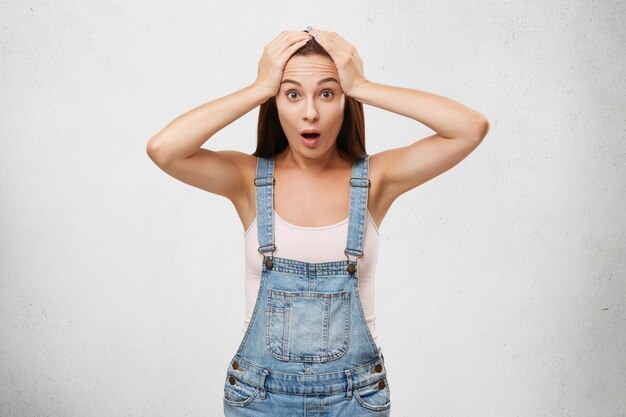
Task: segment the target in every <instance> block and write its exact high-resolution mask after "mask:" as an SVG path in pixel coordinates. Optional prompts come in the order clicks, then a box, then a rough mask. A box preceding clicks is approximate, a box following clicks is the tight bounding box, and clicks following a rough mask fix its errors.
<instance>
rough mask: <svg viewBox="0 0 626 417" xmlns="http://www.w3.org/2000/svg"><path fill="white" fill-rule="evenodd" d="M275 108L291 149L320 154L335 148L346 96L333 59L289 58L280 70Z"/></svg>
mask: <svg viewBox="0 0 626 417" xmlns="http://www.w3.org/2000/svg"><path fill="white" fill-rule="evenodd" d="M276 107H277V109H278V118H279V120H280V124H281V126H282V128H283V131H284V132H285V135H286V136H287V140H288V141H289V146H290V147H291V149H292V150H293V151H296V152H300V153H302V154H305V155H307V154H308V155H320V154H324V153H326V152H327V151H329V150H330V149H332V148H334V147H335V143H336V142H337V135H338V134H339V131H340V130H341V124H342V122H343V112H344V107H345V95H344V94H343V91H342V90H341V85H340V84H339V74H338V72H337V68H336V67H335V63H334V62H333V60H332V59H330V58H328V57H325V56H321V55H309V56H302V55H296V56H294V57H292V58H291V59H290V60H289V61H288V62H287V65H285V69H284V70H283V78H282V83H281V86H280V91H279V92H278V95H277V96H276ZM315 133H317V134H318V135H317V136H316V135H315ZM304 135H306V136H304Z"/></svg>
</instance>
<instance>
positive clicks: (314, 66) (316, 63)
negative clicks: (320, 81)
mask: <svg viewBox="0 0 626 417" xmlns="http://www.w3.org/2000/svg"><path fill="white" fill-rule="evenodd" d="M330 76H334V77H338V76H339V74H338V72H337V67H335V63H334V62H333V60H332V59H330V58H327V57H325V56H321V55H309V56H301V55H297V56H294V57H292V58H291V59H290V60H289V61H288V62H287V65H285V69H284V70H283V80H284V79H287V78H288V79H295V78H307V79H309V78H312V79H316V78H318V77H319V78H325V77H330Z"/></svg>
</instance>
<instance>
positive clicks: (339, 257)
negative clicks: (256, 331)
mask: <svg viewBox="0 0 626 417" xmlns="http://www.w3.org/2000/svg"><path fill="white" fill-rule="evenodd" d="M274 219H275V223H274V234H275V242H276V247H277V249H276V251H275V252H274V256H276V257H279V258H287V259H296V260H299V261H303V262H330V261H345V260H347V258H346V255H345V254H344V250H345V249H346V242H347V239H348V218H346V219H344V220H342V221H340V222H339V223H335V224H331V225H329V226H320V227H303V226H297V225H294V224H290V223H287V222H286V221H285V220H283V219H282V218H281V217H280V216H279V215H278V213H276V211H275V210H274ZM364 233H365V236H364V238H363V239H364V241H363V257H362V258H359V260H358V261H357V262H358V263H359V295H360V297H361V306H362V307H363V313H364V315H365V321H366V322H367V326H368V327H369V329H370V332H371V333H372V337H373V338H374V342H375V343H376V345H378V346H380V343H379V337H378V333H377V332H376V316H375V314H374V275H375V269H376V261H377V259H378V244H379V241H380V233H379V230H378V228H377V227H376V224H375V223H374V220H373V219H372V215H371V214H370V212H369V210H368V211H367V221H366V224H365V231H364ZM243 236H244V244H245V259H246V266H245V274H246V276H245V297H246V317H245V320H244V325H243V331H244V332H245V330H246V329H247V327H248V325H249V324H250V320H251V319H252V312H253V311H254V305H255V303H256V298H257V295H258V293H259V287H260V284H261V263H262V261H263V255H261V254H260V253H259V251H258V248H259V240H258V228H257V219H256V218H255V219H254V221H253V222H252V224H251V225H250V226H249V227H248V229H247V230H246V231H245V232H243ZM350 259H352V260H353V259H354V257H351V258H350Z"/></svg>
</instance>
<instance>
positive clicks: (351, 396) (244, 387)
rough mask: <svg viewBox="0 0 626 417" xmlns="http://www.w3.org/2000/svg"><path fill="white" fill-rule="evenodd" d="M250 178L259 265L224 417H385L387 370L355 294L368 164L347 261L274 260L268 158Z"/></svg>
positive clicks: (354, 196) (360, 174)
mask: <svg viewBox="0 0 626 417" xmlns="http://www.w3.org/2000/svg"><path fill="white" fill-rule="evenodd" d="M256 174H257V175H256V179H255V186H256V212H257V227H258V232H259V233H258V235H259V252H261V253H262V254H263V255H264V261H263V265H262V275H261V283H260V288H259V292H258V295H257V299H256V304H255V307H254V311H253V313H252V318H251V320H250V324H249V326H248V328H247V330H246V333H245V335H244V337H243V340H242V341H241V344H240V345H239V349H238V350H237V353H236V354H235V355H234V356H233V358H232V359H231V362H230V365H229V367H228V370H227V372H226V379H225V381H224V414H225V416H226V417H239V416H275V417H313V416H318V417H321V416H327V417H331V416H332V417H344V416H346V417H347V416H351V417H359V416H375V417H383V416H389V412H390V407H391V401H390V400H391V398H390V391H389V384H388V381H387V371H386V369H385V365H384V360H383V356H382V351H381V349H380V348H379V347H377V346H376V344H375V342H374V340H373V338H372V335H371V333H370V331H369V328H368V326H367V323H366V321H365V316H364V314H363V309H362V307H361V300H360V298H359V287H358V275H359V263H358V259H359V258H360V257H361V256H363V251H362V249H363V238H364V235H363V234H364V230H365V221H366V215H367V197H368V189H369V175H368V174H369V156H368V157H366V158H365V159H361V160H356V161H355V162H354V164H353V167H352V178H351V180H350V214H349V223H348V236H347V242H346V250H345V254H346V259H345V260H330V261H329V262H320V263H311V262H304V261H300V260H296V259H285V258H279V257H275V256H273V251H274V250H275V249H276V246H275V242H274V219H273V204H274V202H273V197H274V158H273V157H272V158H257V173H256ZM351 268H352V269H351Z"/></svg>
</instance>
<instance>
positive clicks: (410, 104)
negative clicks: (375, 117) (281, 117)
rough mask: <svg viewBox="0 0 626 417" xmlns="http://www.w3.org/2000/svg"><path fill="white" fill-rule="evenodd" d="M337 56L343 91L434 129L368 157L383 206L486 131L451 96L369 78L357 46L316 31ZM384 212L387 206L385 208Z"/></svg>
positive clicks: (480, 119) (449, 163) (446, 165)
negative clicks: (378, 175)
mask: <svg viewBox="0 0 626 417" xmlns="http://www.w3.org/2000/svg"><path fill="white" fill-rule="evenodd" d="M315 33H316V34H317V41H318V42H319V43H320V44H322V46H323V47H324V49H326V51H328V53H329V54H330V55H331V57H332V58H333V61H335V65H336V66H337V70H338V71H339V78H340V79H341V87H342V89H343V91H344V93H345V94H346V95H348V96H350V97H353V98H355V99H356V100H358V101H360V102H362V103H365V104H369V105H371V106H375V107H378V108H381V109H384V110H388V111H391V112H393V113H397V114H400V115H403V116H406V117H410V118H412V119H414V120H416V121H418V122H420V123H423V124H424V125H426V126H428V127H430V128H431V129H433V130H434V131H435V132H436V133H435V134H434V135H431V136H428V137H426V138H423V139H421V140H418V141H416V142H414V143H412V144H410V145H408V146H405V147H401V148H397V149H389V150H387V151H384V152H380V153H378V154H376V155H373V156H372V163H373V161H374V160H375V161H376V164H377V165H378V166H379V167H381V168H380V172H381V183H380V187H381V189H382V190H383V192H382V193H381V196H380V200H382V201H383V202H382V203H381V205H382V206H384V207H388V206H389V205H391V202H392V201H393V200H394V199H395V198H397V197H398V196H399V195H401V194H402V193H405V192H406V191H408V190H410V189H412V188H414V187H417V186H418V185H420V184H422V183H424V182H426V181H428V180H430V179H431V178H434V177H436V176H437V175H439V174H441V173H443V172H445V171H447V170H448V169H450V168H452V167H453V166H455V165H456V164H458V163H459V162H460V161H461V160H463V158H465V157H466V156H467V155H469V154H470V153H471V152H472V151H473V150H474V149H475V148H476V147H477V146H478V145H479V144H480V143H481V141H482V140H483V138H484V137H485V135H486V134H487V132H488V131H489V122H488V121H487V118H486V117H485V116H483V115H482V114H481V113H479V112H477V111H475V110H472V109H470V108H469V107H466V106H464V105H462V104H460V103H458V102H456V101H454V100H452V99H449V98H446V97H442V96H438V95H436V94H431V93H427V92H424V91H418V90H413V89H410V88H402V87H394V86H389V85H384V84H379V83H375V82H371V81H369V80H367V79H366V78H365V75H364V74H363V61H362V60H361V57H360V56H359V54H358V52H357V50H356V48H355V47H354V46H353V45H351V44H350V43H348V42H347V41H346V40H345V39H343V38H342V37H341V36H340V35H339V34H337V33H335V32H324V31H316V32H315ZM383 211H385V210H383Z"/></svg>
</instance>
